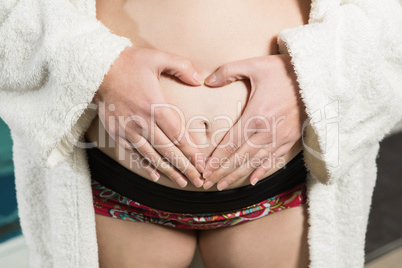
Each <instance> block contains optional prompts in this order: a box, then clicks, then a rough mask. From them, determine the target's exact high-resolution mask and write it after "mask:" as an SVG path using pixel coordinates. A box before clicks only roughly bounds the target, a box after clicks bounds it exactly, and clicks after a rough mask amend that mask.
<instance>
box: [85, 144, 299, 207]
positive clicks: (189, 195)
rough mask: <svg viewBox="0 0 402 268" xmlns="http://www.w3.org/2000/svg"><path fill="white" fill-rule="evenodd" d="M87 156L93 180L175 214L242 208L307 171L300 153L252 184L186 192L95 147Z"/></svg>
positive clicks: (281, 189)
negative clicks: (232, 187) (157, 179)
mask: <svg viewBox="0 0 402 268" xmlns="http://www.w3.org/2000/svg"><path fill="white" fill-rule="evenodd" d="M87 156H88V164H89V169H90V171H91V177H92V179H93V180H95V181H97V182H99V183H100V184H102V185H104V186H106V187H107V188H110V189H112V190H113V191H115V192H117V193H119V194H120V195H123V196H125V197H127V198H130V199H132V200H134V201H136V202H139V203H141V204H143V205H146V206H149V207H152V208H155V209H159V210H164V211H168V212H175V213H180V212H181V213H216V212H225V211H230V210H237V209H240V208H244V207H247V206H250V205H253V204H255V203H258V202H261V201H263V200H266V199H268V198H270V197H273V196H275V195H277V194H280V193H281V192H284V191H286V190H288V189H291V188H292V187H295V186H296V185H298V184H300V183H304V182H305V180H306V174H307V170H306V168H305V166H304V161H303V154H302V152H300V153H299V154H298V155H297V156H295V157H294V158H293V159H292V160H291V161H289V162H288V163H287V164H286V165H285V166H284V167H283V168H281V169H279V170H278V171H276V172H275V173H273V174H272V175H270V176H268V177H267V178H265V179H263V180H261V181H260V182H258V183H257V184H256V185H255V186H252V185H247V186H244V187H240V188H236V189H230V190H224V191H209V192H202V191H201V192H198V191H185V190H179V189H174V188H170V187H167V186H163V185H160V184H157V183H155V182H152V181H150V180H148V179H146V178H144V177H141V176H140V175H138V174H136V173H134V172H132V171H130V170H129V169H127V168H125V167H124V166H122V165H120V164H119V163H118V162H116V161H115V160H113V159H112V158H110V157H109V156H107V155H106V154H104V153H103V152H102V151H100V150H99V149H98V148H92V149H87Z"/></svg>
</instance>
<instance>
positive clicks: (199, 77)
mask: <svg viewBox="0 0 402 268" xmlns="http://www.w3.org/2000/svg"><path fill="white" fill-rule="evenodd" d="M193 78H194V79H195V81H197V82H198V83H199V84H200V85H202V84H204V78H203V77H202V76H201V75H200V74H199V73H197V72H195V73H194V74H193Z"/></svg>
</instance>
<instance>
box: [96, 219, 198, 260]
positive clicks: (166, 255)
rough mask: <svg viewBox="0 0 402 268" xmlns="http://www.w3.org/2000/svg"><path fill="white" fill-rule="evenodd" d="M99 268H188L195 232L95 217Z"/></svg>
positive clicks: (192, 253) (194, 242)
mask: <svg viewBox="0 0 402 268" xmlns="http://www.w3.org/2000/svg"><path fill="white" fill-rule="evenodd" d="M95 220H96V235H97V239H98V249H99V264H100V267H101V268H114V267H116V268H126V267H127V268H128V267H129V268H135V267H141V268H143V267H144V268H145V267H174V268H178V267H187V266H188V265H189V264H190V263H191V260H192V257H193V255H194V251H195V247H196V241H197V237H196V232H195V231H193V230H181V229H173V228H169V227H165V226H161V225H158V224H152V223H138V222H131V221H126V220H120V219H114V218H111V217H106V216H102V215H98V214H95Z"/></svg>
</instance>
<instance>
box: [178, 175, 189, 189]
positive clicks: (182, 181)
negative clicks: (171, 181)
mask: <svg viewBox="0 0 402 268" xmlns="http://www.w3.org/2000/svg"><path fill="white" fill-rule="evenodd" d="M176 182H177V184H178V185H179V186H180V187H181V188H184V187H186V186H187V180H186V179H183V178H182V177H180V178H178V179H177V180H176Z"/></svg>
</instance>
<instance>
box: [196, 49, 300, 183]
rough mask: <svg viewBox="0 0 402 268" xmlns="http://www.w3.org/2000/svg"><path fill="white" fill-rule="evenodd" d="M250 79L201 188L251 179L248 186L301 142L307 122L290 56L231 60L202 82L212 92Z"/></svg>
mask: <svg viewBox="0 0 402 268" xmlns="http://www.w3.org/2000/svg"><path fill="white" fill-rule="evenodd" d="M241 79H249V80H250V83H251V92H250V95H249V99H248V102H247V104H246V107H245V109H244V111H243V114H242V115H241V117H240V119H239V120H238V121H237V122H236V124H235V125H234V126H233V127H232V128H231V129H230V130H229V131H228V133H227V134H226V135H225V137H224V138H223V139H222V141H221V142H220V144H219V145H218V147H217V148H216V149H215V151H214V152H213V154H212V155H211V157H210V158H209V159H208V161H207V164H206V168H205V171H204V173H203V176H204V179H206V181H205V182H204V188H205V189H209V188H210V187H212V186H213V185H214V184H215V183H217V182H218V181H219V183H218V185H217V186H218V189H219V190H223V189H225V188H227V187H228V186H229V185H230V184H232V183H234V182H235V181H237V180H238V179H239V178H242V177H245V176H247V175H250V174H251V173H252V174H251V176H250V183H251V184H252V185H255V184H256V183H257V182H258V180H260V179H261V177H262V176H263V175H264V174H265V173H266V172H267V171H268V170H269V169H270V168H271V167H272V164H271V163H274V160H275V159H274V158H278V157H282V156H284V155H285V154H286V153H287V152H288V151H289V150H290V149H291V148H292V146H293V145H294V144H295V143H296V142H297V141H298V140H299V138H300V137H301V128H302V123H303V121H304V120H305V119H306V117H307V116H306V113H305V108H304V105H303V103H302V102H301V100H300V95H299V87H298V85H297V81H296V75H295V73H294V70H293V67H292V65H291V63H290V56H289V55H272V56H264V57H257V58H251V59H246V60H240V61H235V62H232V63H228V64H225V65H223V66H221V67H220V68H219V69H218V70H217V71H215V72H214V73H213V74H211V75H210V76H208V77H207V78H206V79H205V84H207V85H209V86H211V87H221V86H225V85H227V84H229V83H231V82H234V81H236V80H241Z"/></svg>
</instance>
